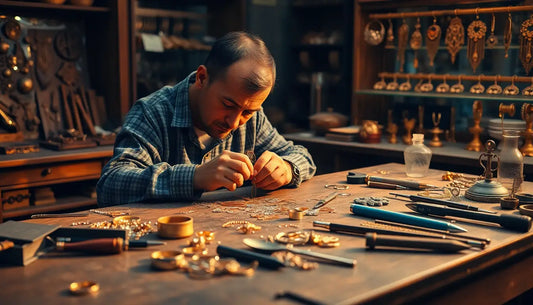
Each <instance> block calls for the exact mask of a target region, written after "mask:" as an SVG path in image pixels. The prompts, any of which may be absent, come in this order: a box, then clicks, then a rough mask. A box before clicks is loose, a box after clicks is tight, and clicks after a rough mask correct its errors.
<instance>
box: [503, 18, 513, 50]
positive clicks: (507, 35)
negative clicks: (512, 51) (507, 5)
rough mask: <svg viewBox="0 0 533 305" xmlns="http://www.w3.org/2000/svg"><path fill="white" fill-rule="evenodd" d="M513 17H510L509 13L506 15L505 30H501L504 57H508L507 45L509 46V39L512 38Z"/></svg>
mask: <svg viewBox="0 0 533 305" xmlns="http://www.w3.org/2000/svg"><path fill="white" fill-rule="evenodd" d="M512 27H513V19H512V18H511V13H509V15H508V17H507V21H506V22H505V30H504V31H503V46H504V48H505V58H507V57H509V53H508V52H509V47H510V46H511V41H512V40H513V32H512Z"/></svg>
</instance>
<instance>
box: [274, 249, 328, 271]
mask: <svg viewBox="0 0 533 305" xmlns="http://www.w3.org/2000/svg"><path fill="white" fill-rule="evenodd" d="M271 256H273V257H275V258H277V259H278V260H280V261H282V262H283V263H284V264H285V265H286V266H290V267H292V268H295V269H300V270H314V269H316V268H318V263H316V262H309V261H307V260H305V259H303V258H302V257H301V256H299V255H296V254H293V253H291V252H288V251H277V252H274V253H272V254H271Z"/></svg>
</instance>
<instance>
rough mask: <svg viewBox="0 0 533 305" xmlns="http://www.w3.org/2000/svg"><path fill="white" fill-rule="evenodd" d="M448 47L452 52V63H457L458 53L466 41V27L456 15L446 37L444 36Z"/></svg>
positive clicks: (451, 21)
mask: <svg viewBox="0 0 533 305" xmlns="http://www.w3.org/2000/svg"><path fill="white" fill-rule="evenodd" d="M444 43H445V44H446V49H448V52H449V53H450V56H451V60H452V64H454V63H455V58H456V56H457V53H459V51H460V50H461V47H462V46H463V45H464V43H465V28H464V27H463V22H462V21H461V18H459V17H457V16H455V17H454V18H453V19H452V20H450V25H449V26H448V29H446V37H445V38H444Z"/></svg>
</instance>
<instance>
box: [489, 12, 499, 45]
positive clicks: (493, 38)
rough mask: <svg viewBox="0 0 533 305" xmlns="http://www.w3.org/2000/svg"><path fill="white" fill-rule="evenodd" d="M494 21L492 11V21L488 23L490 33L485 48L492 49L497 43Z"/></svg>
mask: <svg viewBox="0 0 533 305" xmlns="http://www.w3.org/2000/svg"><path fill="white" fill-rule="evenodd" d="M495 23H496V17H494V13H492V23H491V25H490V35H489V37H487V48H489V49H492V48H494V47H495V46H496V45H497V44H498V37H496V35H494V25H495Z"/></svg>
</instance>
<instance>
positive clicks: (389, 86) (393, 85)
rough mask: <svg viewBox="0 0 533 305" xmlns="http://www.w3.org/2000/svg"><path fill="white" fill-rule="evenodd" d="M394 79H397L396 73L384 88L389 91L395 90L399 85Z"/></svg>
mask: <svg viewBox="0 0 533 305" xmlns="http://www.w3.org/2000/svg"><path fill="white" fill-rule="evenodd" d="M396 79H397V76H396V74H394V78H393V80H392V82H390V83H388V84H387V87H386V88H385V89H387V90H389V91H394V90H397V89H398V87H399V86H400V85H399V84H398V82H397V80H396Z"/></svg>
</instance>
